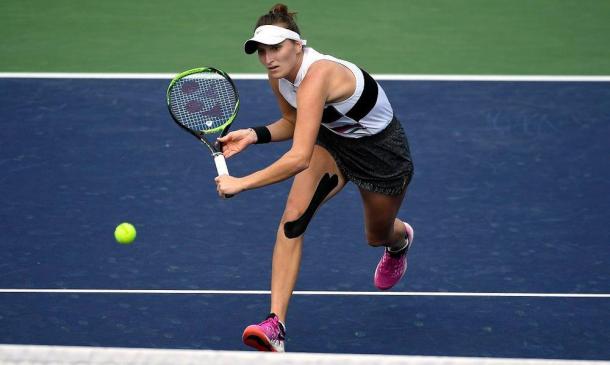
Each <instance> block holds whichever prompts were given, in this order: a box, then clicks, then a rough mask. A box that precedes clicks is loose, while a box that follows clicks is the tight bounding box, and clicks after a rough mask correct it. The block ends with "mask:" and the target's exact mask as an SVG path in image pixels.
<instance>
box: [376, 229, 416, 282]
mask: <svg viewBox="0 0 610 365" xmlns="http://www.w3.org/2000/svg"><path fill="white" fill-rule="evenodd" d="M404 224H405V227H406V228H407V235H406V237H405V239H406V241H407V244H406V245H405V247H404V248H403V249H401V250H400V251H397V252H391V251H390V250H389V249H388V248H387V247H386V249H385V251H384V252H383V256H382V257H381V260H380V261H379V264H377V269H375V280H374V281H375V286H376V287H377V288H378V289H381V290H388V289H390V288H391V287H393V286H394V285H396V284H397V283H398V282H399V281H400V279H402V277H403V276H404V275H405V272H406V271H407V252H408V251H409V248H410V247H411V244H412V243H413V227H411V225H409V223H406V222H404Z"/></svg>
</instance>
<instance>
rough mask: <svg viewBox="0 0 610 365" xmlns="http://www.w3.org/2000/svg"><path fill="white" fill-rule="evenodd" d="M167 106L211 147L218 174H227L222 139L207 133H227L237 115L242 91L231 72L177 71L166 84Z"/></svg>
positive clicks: (170, 111) (183, 123) (197, 69)
mask: <svg viewBox="0 0 610 365" xmlns="http://www.w3.org/2000/svg"><path fill="white" fill-rule="evenodd" d="M167 108H168V109H169V113H170V114H171V116H172V118H173V119H174V121H175V122H176V123H177V124H178V125H179V126H180V127H182V128H183V129H184V130H186V131H187V132H189V133H191V134H192V135H193V136H195V137H197V139H198V140H199V141H201V142H202V143H203V144H204V145H205V146H206V147H208V149H209V150H210V152H211V153H212V157H213V158H214V163H215V165H216V171H217V172H218V176H220V175H228V174H229V170H228V168H227V163H226V161H225V158H224V156H223V155H222V149H221V146H220V144H219V142H218V141H216V139H214V142H213V143H212V142H210V140H209V139H208V138H207V137H206V136H208V137H209V136H210V135H212V134H217V138H218V137H222V136H224V135H225V134H227V132H228V131H229V127H230V125H231V123H233V120H234V119H235V117H236V116H237V111H238V109H239V95H238V93H237V88H236V87H235V84H234V83H233V80H231V78H230V77H229V75H227V74H226V73H225V72H223V71H221V70H219V69H217V68H213V67H200V68H194V69H192V70H188V71H184V72H182V73H180V74H178V75H177V76H176V77H174V79H173V80H172V81H171V82H170V84H169V87H168V88H167ZM225 197H227V198H230V197H231V196H229V195H226V196H225Z"/></svg>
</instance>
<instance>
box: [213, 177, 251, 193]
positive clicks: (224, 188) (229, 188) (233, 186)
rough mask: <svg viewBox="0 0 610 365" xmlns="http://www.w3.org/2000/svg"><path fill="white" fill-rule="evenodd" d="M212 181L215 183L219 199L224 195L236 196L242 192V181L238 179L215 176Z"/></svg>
mask: <svg viewBox="0 0 610 365" xmlns="http://www.w3.org/2000/svg"><path fill="white" fill-rule="evenodd" d="M214 181H216V190H217V191H218V195H219V196H220V197H224V196H225V195H237V194H239V193H241V192H242V191H243V190H244V187H243V180H242V179H241V178H238V177H233V176H229V175H220V176H216V178H215V179H214Z"/></svg>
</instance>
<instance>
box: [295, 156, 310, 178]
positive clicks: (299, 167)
mask: <svg viewBox="0 0 610 365" xmlns="http://www.w3.org/2000/svg"><path fill="white" fill-rule="evenodd" d="M307 168H309V159H308V158H301V159H299V160H297V163H296V165H295V170H296V173H297V174H298V173H299V172H301V171H304V170H307Z"/></svg>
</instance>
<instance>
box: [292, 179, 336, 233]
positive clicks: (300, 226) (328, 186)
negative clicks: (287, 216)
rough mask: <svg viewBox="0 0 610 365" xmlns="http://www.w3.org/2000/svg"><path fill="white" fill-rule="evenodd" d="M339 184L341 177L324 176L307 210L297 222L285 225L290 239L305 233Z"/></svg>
mask: <svg viewBox="0 0 610 365" xmlns="http://www.w3.org/2000/svg"><path fill="white" fill-rule="evenodd" d="M338 184H339V177H338V176H337V175H333V176H330V174H328V173H326V174H324V176H322V179H321V180H320V183H319V184H318V187H317V189H316V191H315V193H314V194H313V197H312V198H311V202H310V203H309V206H308V207H307V209H306V210H305V212H304V213H303V215H302V216H300V217H299V218H298V219H297V220H294V221H291V222H286V223H284V234H285V235H286V237H288V238H296V237H299V236H300V235H302V234H303V233H305V230H306V229H307V225H308V224H309V221H310V220H311V218H313V215H314V213H315V212H316V209H318V207H319V206H320V204H322V202H323V201H324V199H325V198H326V196H328V194H330V192H331V191H333V189H334V188H335V187H337V185H338Z"/></svg>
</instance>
